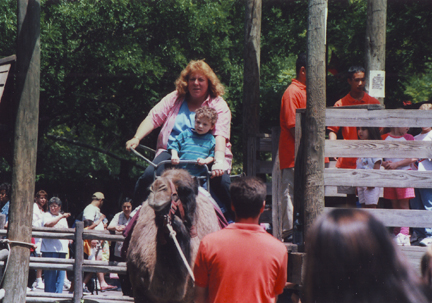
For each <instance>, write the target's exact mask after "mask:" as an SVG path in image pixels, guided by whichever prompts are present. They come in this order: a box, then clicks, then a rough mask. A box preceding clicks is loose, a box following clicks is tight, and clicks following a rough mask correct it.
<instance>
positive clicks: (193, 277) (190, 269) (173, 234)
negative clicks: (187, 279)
mask: <svg viewBox="0 0 432 303" xmlns="http://www.w3.org/2000/svg"><path fill="white" fill-rule="evenodd" d="M167 227H168V230H169V232H170V234H169V235H170V237H171V239H173V240H174V243H175V245H176V247H177V250H178V252H179V254H180V257H181V258H182V260H183V262H184V264H185V266H186V268H187V270H188V272H189V274H190V276H191V278H192V281H193V282H194V283H195V276H194V274H193V271H192V268H190V266H189V264H188V262H187V260H186V257H185V255H184V254H183V251H182V250H181V248H180V244H179V243H178V241H177V238H176V235H177V233H176V232H175V230H174V229H173V228H172V226H171V222H168V224H167Z"/></svg>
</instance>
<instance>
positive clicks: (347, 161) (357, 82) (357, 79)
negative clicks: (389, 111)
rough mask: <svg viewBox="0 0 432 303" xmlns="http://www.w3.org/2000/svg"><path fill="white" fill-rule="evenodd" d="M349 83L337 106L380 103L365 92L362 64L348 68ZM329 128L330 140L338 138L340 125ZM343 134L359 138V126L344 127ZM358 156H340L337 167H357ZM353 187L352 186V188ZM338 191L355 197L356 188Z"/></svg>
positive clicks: (349, 138) (353, 138) (350, 197)
mask: <svg viewBox="0 0 432 303" xmlns="http://www.w3.org/2000/svg"><path fill="white" fill-rule="evenodd" d="M348 83H349V85H350V86H351V90H350V92H349V93H348V94H347V95H346V96H345V97H343V98H342V99H340V100H339V101H337V102H336V103H335V105H334V106H335V107H339V106H352V105H362V104H380V102H379V101H378V100H377V99H375V98H374V97H371V96H369V95H368V94H367V93H366V92H365V90H364V89H365V69H364V68H363V67H361V66H351V67H350V68H349V69H348ZM327 129H328V130H329V131H330V132H329V139H330V140H337V133H338V132H339V129H340V127H339V126H329V127H327ZM342 136H343V138H344V140H358V136H357V128H356V127H351V126H350V127H348V126H345V127H342ZM356 161H357V158H338V159H337V162H336V167H337V168H351V169H355V168H356ZM350 189H351V188H350ZM338 192H341V193H342V192H343V193H346V194H348V200H353V199H355V196H353V194H354V192H355V191H354V188H352V190H349V189H344V190H342V191H341V190H340V189H339V188H338Z"/></svg>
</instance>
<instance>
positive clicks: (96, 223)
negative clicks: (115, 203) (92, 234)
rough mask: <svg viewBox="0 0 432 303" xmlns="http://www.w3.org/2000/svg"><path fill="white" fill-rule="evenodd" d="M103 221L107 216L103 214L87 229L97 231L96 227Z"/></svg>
mask: <svg viewBox="0 0 432 303" xmlns="http://www.w3.org/2000/svg"><path fill="white" fill-rule="evenodd" d="M103 219H105V215H104V214H101V216H100V218H99V219H98V220H97V221H95V222H93V224H92V225H90V226H89V227H87V229H95V227H96V226H98V225H99V224H100V223H101V222H102V221H103Z"/></svg>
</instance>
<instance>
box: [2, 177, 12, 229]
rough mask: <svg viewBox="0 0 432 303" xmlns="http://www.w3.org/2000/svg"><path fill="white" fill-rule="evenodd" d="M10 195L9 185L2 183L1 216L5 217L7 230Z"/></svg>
mask: <svg viewBox="0 0 432 303" xmlns="http://www.w3.org/2000/svg"><path fill="white" fill-rule="evenodd" d="M11 193H12V186H11V185H10V184H9V183H3V184H1V185H0V203H1V207H2V209H1V214H2V215H5V216H6V221H5V226H4V228H7V226H8V221H9V204H10V198H11Z"/></svg>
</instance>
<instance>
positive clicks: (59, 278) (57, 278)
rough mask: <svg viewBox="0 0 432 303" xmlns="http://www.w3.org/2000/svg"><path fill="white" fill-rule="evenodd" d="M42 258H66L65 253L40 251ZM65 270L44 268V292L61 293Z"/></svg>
mask: <svg viewBox="0 0 432 303" xmlns="http://www.w3.org/2000/svg"><path fill="white" fill-rule="evenodd" d="M42 257H44V258H60V259H64V258H66V253H56V252H42ZM65 274H66V272H65V271H64V270H45V271H44V276H45V292H54V293H58V294H61V293H62V292H63V283H64V278H65Z"/></svg>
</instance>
